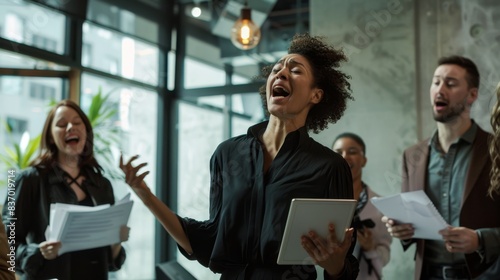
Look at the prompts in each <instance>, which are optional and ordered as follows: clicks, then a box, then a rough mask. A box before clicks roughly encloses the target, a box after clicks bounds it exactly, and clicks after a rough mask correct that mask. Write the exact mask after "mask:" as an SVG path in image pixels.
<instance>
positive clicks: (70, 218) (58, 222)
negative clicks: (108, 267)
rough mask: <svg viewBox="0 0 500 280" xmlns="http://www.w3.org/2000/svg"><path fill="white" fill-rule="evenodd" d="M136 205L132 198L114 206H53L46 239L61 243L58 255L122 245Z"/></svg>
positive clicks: (61, 204) (60, 204) (126, 197)
mask: <svg viewBox="0 0 500 280" xmlns="http://www.w3.org/2000/svg"><path fill="white" fill-rule="evenodd" d="M132 205H133V201H132V200H130V194H128V195H127V196H125V198H123V199H121V200H120V201H117V202H116V204H115V205H113V206H109V205H99V206H95V207H88V206H79V205H71V204H63V203H56V204H52V205H51V210H50V211H51V214H50V225H49V226H48V227H47V231H46V233H45V237H46V239H47V241H60V242H61V247H60V249H59V254H58V255H62V254H64V253H66V252H72V251H79V250H85V249H91V248H97V247H102V246H107V245H112V244H116V243H120V242H122V241H123V239H124V236H121V234H120V233H121V227H122V226H124V225H126V224H127V221H128V218H129V216H130V212H131V210H132ZM126 234H127V236H126V238H127V239H128V231H127V232H126Z"/></svg>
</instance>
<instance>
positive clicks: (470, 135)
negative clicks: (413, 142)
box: [428, 120, 477, 152]
mask: <svg viewBox="0 0 500 280" xmlns="http://www.w3.org/2000/svg"><path fill="white" fill-rule="evenodd" d="M471 121H472V124H471V126H470V127H469V129H467V131H466V132H465V133H464V134H462V136H460V137H459V138H458V139H457V140H455V142H453V144H456V143H458V141H460V140H463V141H465V142H466V143H468V144H472V142H474V139H475V138H476V132H477V124H476V122H475V121H474V120H471ZM428 144H429V146H431V147H432V148H434V149H435V150H436V151H440V152H442V149H441V145H439V137H438V131H437V129H435V130H434V133H433V134H432V137H431V138H430V139H429V143H428Z"/></svg>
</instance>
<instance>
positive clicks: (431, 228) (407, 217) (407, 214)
mask: <svg viewBox="0 0 500 280" xmlns="http://www.w3.org/2000/svg"><path fill="white" fill-rule="evenodd" d="M371 201H372V203H373V205H375V207H376V208H377V209H378V210H379V211H380V212H382V213H383V214H384V215H385V216H387V217H389V218H391V219H394V220H397V221H398V222H400V223H405V224H406V223H409V224H412V225H413V227H414V228H415V235H414V238H422V239H432V240H442V239H443V238H442V236H441V235H440V234H439V231H440V230H442V229H444V228H445V227H447V226H448V224H447V223H446V221H445V220H444V219H443V217H442V216H441V214H439V212H438V211H437V209H436V207H435V206H434V204H433V203H432V201H431V200H430V199H429V197H428V196H427V194H425V192H424V191H422V190H420V191H414V192H404V193H400V194H396V195H391V196H386V197H373V198H371Z"/></svg>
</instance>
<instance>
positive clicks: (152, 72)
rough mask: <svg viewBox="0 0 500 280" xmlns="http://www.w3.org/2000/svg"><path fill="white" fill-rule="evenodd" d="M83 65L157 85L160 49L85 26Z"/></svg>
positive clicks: (98, 28)
mask: <svg viewBox="0 0 500 280" xmlns="http://www.w3.org/2000/svg"><path fill="white" fill-rule="evenodd" d="M83 44H84V47H83V49H82V65H84V66H87V67H91V68H95V69H98V70H101V71H104V72H107V73H111V74H113V75H118V76H121V77H124V78H128V79H133V80H137V81H140V82H143V83H147V84H151V85H155V86H156V85H158V66H159V50H158V47H156V46H154V45H152V44H148V43H144V42H141V41H138V40H135V39H132V38H130V37H127V36H125V35H122V34H120V33H117V32H115V31H111V30H108V29H104V28H101V27H98V26H96V25H94V24H92V23H89V22H85V23H84V24H83Z"/></svg>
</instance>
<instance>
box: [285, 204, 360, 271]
mask: <svg viewBox="0 0 500 280" xmlns="http://www.w3.org/2000/svg"><path fill="white" fill-rule="evenodd" d="M355 209H356V200H354V199H313V198H294V199H292V203H291V205H290V210H289V211H288V218H287V220H286V226H285V231H284V234H283V240H282V241H281V247H280V252H279V255H278V261H277V263H278V264H286V265H289V264H300V265H309V264H314V263H313V260H312V259H311V258H310V257H309V255H308V254H307V252H306V251H305V250H304V248H302V245H301V241H300V239H301V236H302V235H306V234H308V232H309V231H310V230H314V231H315V232H316V233H318V234H319V235H320V236H322V237H325V238H326V236H327V234H328V225H329V224H330V223H333V224H334V225H335V233H336V234H337V239H338V240H344V235H345V230H346V229H347V228H349V227H350V226H351V222H352V218H353V215H354V210H355Z"/></svg>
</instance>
